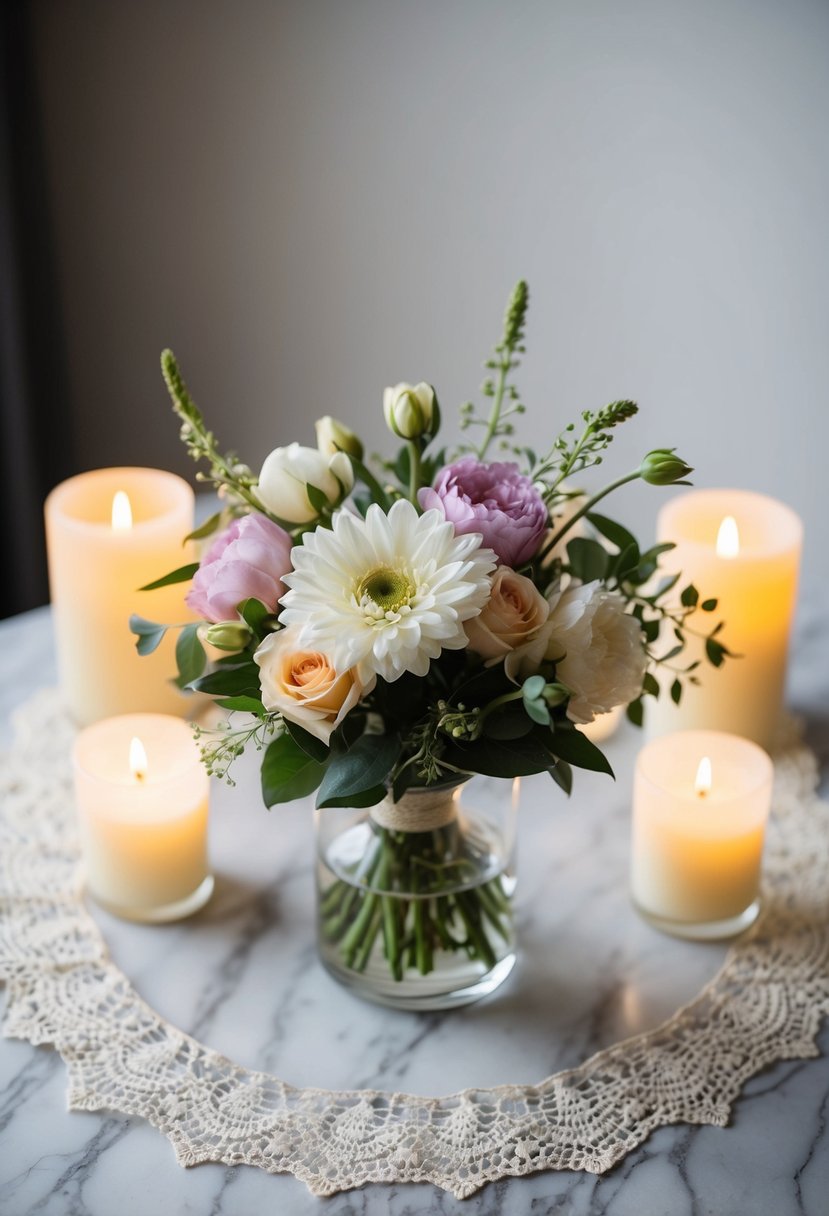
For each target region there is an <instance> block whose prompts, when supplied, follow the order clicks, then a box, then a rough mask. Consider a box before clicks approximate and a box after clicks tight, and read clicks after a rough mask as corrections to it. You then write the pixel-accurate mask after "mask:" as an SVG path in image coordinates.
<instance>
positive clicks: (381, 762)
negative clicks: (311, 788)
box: [317, 735, 400, 807]
mask: <svg viewBox="0 0 829 1216" xmlns="http://www.w3.org/2000/svg"><path fill="white" fill-rule="evenodd" d="M399 754H400V742H399V740H398V739H397V737H396V736H395V735H361V736H360V738H359V739H358V740H357V742H356V743H355V744H354V746H353V747H350V748H349V749H348V751H345V752H338V753H334V754H332V756H331V759H330V760H329V762H328V767H327V768H326V770H325V777H324V778H323V781H322V786H321V787H320V792H319V794H318V796H317V806H318V807H326V806H344V805H346V803H344V802H343V799H344V798H352V797H353V796H354V795H355V794H364V793H367V792H368V791H369V790H372V789H374V787H375V786H378V785H381V784H382V783H383V782H384V781H385V779H386V777H388V775H389V773H390V772H391V770H392V768H393V767H394V762H395V760H396V759H397V757H398V755H399Z"/></svg>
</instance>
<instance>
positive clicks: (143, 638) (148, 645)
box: [130, 613, 167, 655]
mask: <svg viewBox="0 0 829 1216" xmlns="http://www.w3.org/2000/svg"><path fill="white" fill-rule="evenodd" d="M166 632H167V626H166V625H157V624H156V622H155V621H147V620H145V619H144V617H143V616H137V615H136V614H135V613H133V614H132V616H131V617H130V633H134V634H136V635H137V637H138V641H137V642H136V643H135V649H136V650H137V651H138V653H139V654H142V655H146V654H152V653H153V651H154V650H155V649H156V648H157V647H158V645H159V643H160V642H161V639H162V638H163V637H164V634H165V633H166Z"/></svg>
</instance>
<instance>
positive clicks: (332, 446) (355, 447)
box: [314, 414, 363, 460]
mask: <svg viewBox="0 0 829 1216" xmlns="http://www.w3.org/2000/svg"><path fill="white" fill-rule="evenodd" d="M314 428H315V430H316V432H317V447H318V449H319V450H320V452H322V454H323V456H334V455H336V453H337V452H347V453H348V455H349V456H354V457H355V458H356V459H357V460H362V459H363V445H362V443H361V442H360V440H359V438H358V437H357V436H356V435H355V434H354V432H353V431H352V430H350V429H349V427H347V426H346V425H345V423H343V422H338V421H337V419H336V418H332V417H331V415H330V414H326V415H325V417H324V418H318V419H317V421H316V422H315V423H314Z"/></svg>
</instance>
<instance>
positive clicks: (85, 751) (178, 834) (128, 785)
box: [73, 714, 213, 921]
mask: <svg viewBox="0 0 829 1216" xmlns="http://www.w3.org/2000/svg"><path fill="white" fill-rule="evenodd" d="M73 760H74V769H75V797H76V804H77V811H78V820H79V826H80V837H81V848H82V854H83V862H84V868H85V872H86V885H87V889H88V891H89V893H90V895H92V896H93V898H94V899H95V900H96V901H97V902H98V903H100V904H101V905H102V906H104V907H105V908H106V909H107V910H108V911H111V912H114V913H115V914H116V915H118V916H122V917H124V918H125V919H127V920H139V921H167V920H177V919H179V918H180V917H183V916H189V915H191V914H192V913H193V912H196V911H198V909H199V908H201V907H202V906H203V905H204V904H205V903H206V902H207V900H208V899H209V898H210V895H211V893H212V890H213V878H212V876H211V874H210V869H209V865H208V855H207V821H208V801H209V779H208V776H207V773H206V772H205V770H204V768H203V766H202V764H201V760H200V757H199V752H198V748H197V747H196V744H195V742H194V740H193V736H192V730H191V728H190V727H189V726H188V725H187V723H185V722H183V721H182V720H181V719H180V718H173V717H171V716H169V715H166V714H125V715H122V716H120V717H117V718H107V719H104V720H103V721H101V722H96V723H95V724H94V725H92V726H88V727H87V728H86V730H83V731H81V733H80V734H79V735H78V737H77V739H76V741H75V746H74V752H73Z"/></svg>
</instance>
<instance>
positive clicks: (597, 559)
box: [567, 536, 610, 583]
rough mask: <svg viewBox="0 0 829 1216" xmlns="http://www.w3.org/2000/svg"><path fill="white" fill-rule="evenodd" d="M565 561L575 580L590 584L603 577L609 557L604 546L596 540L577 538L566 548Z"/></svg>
mask: <svg viewBox="0 0 829 1216" xmlns="http://www.w3.org/2000/svg"><path fill="white" fill-rule="evenodd" d="M567 561H568V563H569V565H570V569H571V570H572V572H573V574H575V576H576V578H580V579H581V580H582V582H585V583H590V582H592V581H593V579H596V578H604V577H605V575H606V574H607V567H608V564H609V562H610V557H609V555H608V552H607V549H605V547H604V545H600V544H599V542H598V541H597V540H589V539H588V538H587V537H586V536H577V537H576V538H575V539H574V540H571V541H570V543H569V545H568V546H567Z"/></svg>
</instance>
